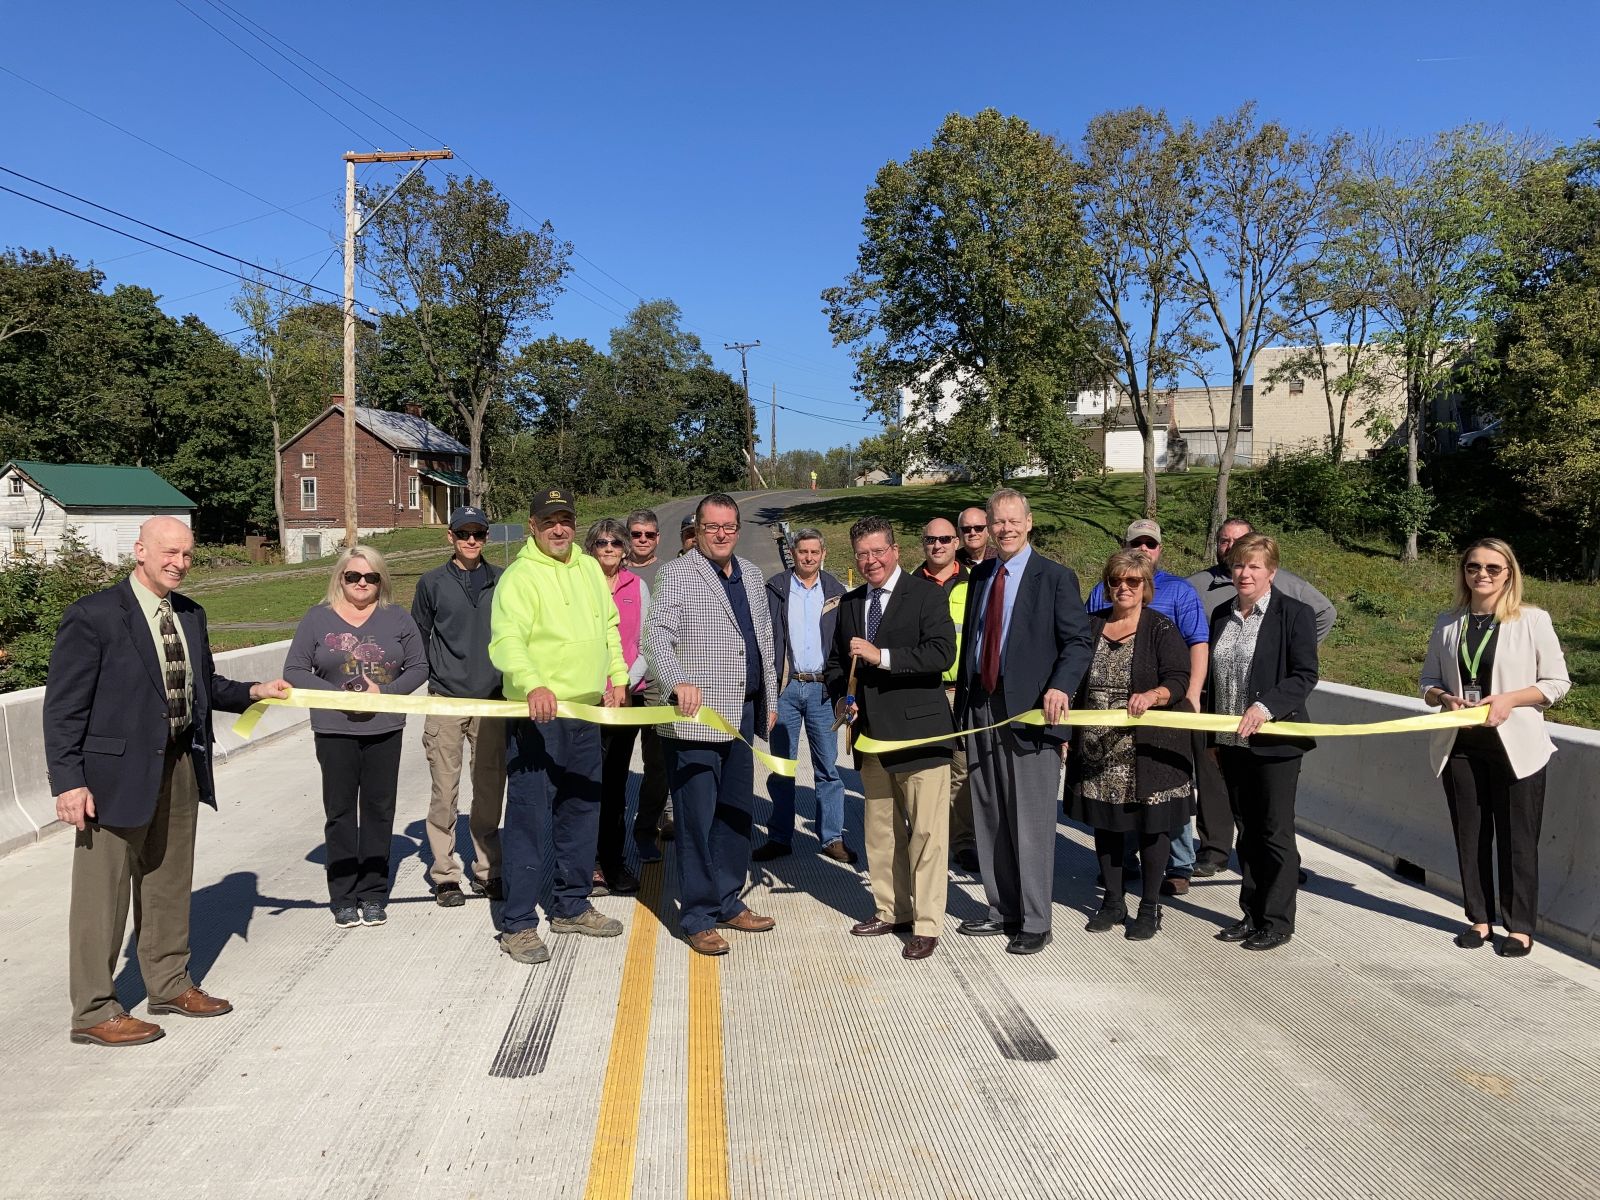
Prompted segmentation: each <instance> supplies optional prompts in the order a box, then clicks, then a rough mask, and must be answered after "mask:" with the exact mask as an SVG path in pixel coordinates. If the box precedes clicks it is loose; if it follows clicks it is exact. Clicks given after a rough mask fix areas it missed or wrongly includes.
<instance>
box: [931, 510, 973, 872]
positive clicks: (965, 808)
mask: <svg viewBox="0 0 1600 1200" xmlns="http://www.w3.org/2000/svg"><path fill="white" fill-rule="evenodd" d="M970 513H977V514H979V516H980V517H982V515H983V510H982V509H981V508H969V509H968V510H967V511H966V512H965V513H963V514H962V517H966V516H967V515H968V514H970ZM983 529H984V534H983V537H984V542H985V547H987V541H988V537H989V533H988V530H989V526H988V525H987V524H985V525H984V527H983ZM960 548H961V535H960V534H958V533H957V532H956V527H955V526H954V525H952V524H951V523H950V522H949V521H946V520H945V519H944V518H943V517H935V518H934V519H933V520H931V521H929V522H928V523H927V524H926V525H924V526H923V527H922V554H923V561H922V565H921V566H920V567H918V568H917V569H916V570H915V571H914V572H912V574H914V575H916V576H917V577H918V578H920V579H926V580H927V581H928V582H929V583H934V584H937V585H938V586H939V587H941V588H943V589H944V593H945V595H946V596H947V597H949V600H950V620H951V621H953V622H954V623H955V627H956V657H955V661H954V662H952V663H951V664H950V669H949V670H948V671H946V672H945V673H944V694H945V699H946V700H948V701H949V702H950V704H951V705H952V707H953V706H954V704H955V699H956V671H957V670H958V669H959V667H960V663H961V622H962V620H963V619H964V618H965V617H966V614H967V580H968V578H969V577H970V576H971V572H970V571H968V570H967V567H966V564H965V563H963V562H962V561H961V560H960V558H959V557H958V554H959V551H960ZM950 854H951V857H953V858H954V859H955V860H956V865H957V866H958V867H960V868H961V869H962V870H963V871H965V872H967V874H969V875H976V874H977V873H978V838H977V834H976V833H975V832H974V830H973V828H972V788H971V786H970V785H969V784H968V782H967V750H966V742H965V741H964V740H963V741H958V742H956V743H955V753H954V755H953V757H952V758H951V760H950Z"/></svg>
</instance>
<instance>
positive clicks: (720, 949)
mask: <svg viewBox="0 0 1600 1200" xmlns="http://www.w3.org/2000/svg"><path fill="white" fill-rule="evenodd" d="M689 949H691V950H693V951H694V952H695V953H696V954H726V953H727V952H728V943H727V942H726V941H724V940H723V937H722V935H721V934H720V933H718V932H717V931H716V930H715V929H702V930H701V931H700V932H699V933H691V934H690V935H689Z"/></svg>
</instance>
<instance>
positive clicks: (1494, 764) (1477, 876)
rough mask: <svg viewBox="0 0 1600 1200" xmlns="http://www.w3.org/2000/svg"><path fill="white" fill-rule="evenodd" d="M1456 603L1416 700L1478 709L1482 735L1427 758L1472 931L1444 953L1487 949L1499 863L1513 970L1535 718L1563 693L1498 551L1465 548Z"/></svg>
mask: <svg viewBox="0 0 1600 1200" xmlns="http://www.w3.org/2000/svg"><path fill="white" fill-rule="evenodd" d="M1455 601H1456V603H1455V607H1454V608H1452V609H1451V610H1450V611H1449V612H1446V613H1443V614H1441V615H1440V617H1439V620H1438V621H1437V622H1436V623H1435V624H1434V627H1433V636H1432V637H1431V638H1429V639H1428V657H1427V661H1426V662H1424V663H1423V666H1422V698H1423V699H1424V700H1425V701H1427V702H1428V703H1429V704H1431V705H1434V706H1436V707H1439V708H1442V709H1443V710H1444V711H1445V712H1453V711H1454V710H1456V709H1459V708H1475V707H1477V706H1479V705H1487V706H1488V709H1489V714H1488V716H1487V717H1486V718H1485V720H1484V723H1483V724H1482V725H1481V726H1472V727H1469V728H1466V729H1460V730H1444V731H1441V732H1439V733H1436V734H1434V735H1433V739H1432V743H1431V745H1430V746H1429V751H1430V753H1431V756H1432V762H1433V772H1434V774H1435V775H1438V776H1440V778H1441V779H1442V780H1443V782H1444V795H1445V800H1446V801H1447V802H1448V803H1449V805H1450V824H1451V825H1452V827H1453V828H1454V830H1455V836H1456V854H1457V856H1458V858H1459V860H1460V866H1461V891H1462V894H1463V899H1464V900H1465V902H1466V905H1465V907H1466V910H1467V920H1469V921H1471V922H1472V924H1471V925H1470V926H1468V927H1467V928H1466V929H1464V930H1462V931H1461V932H1460V933H1458V934H1457V935H1456V939H1455V942H1456V945H1457V946H1460V947H1461V948H1462V949H1463V950H1476V949H1477V948H1478V947H1480V946H1482V945H1484V944H1486V943H1492V941H1493V925H1494V919H1495V901H1494V897H1495V866H1496V860H1497V859H1498V865H1499V869H1500V887H1499V897H1500V919H1501V920H1502V921H1503V922H1504V924H1505V927H1506V930H1507V933H1508V936H1507V937H1506V939H1505V940H1504V941H1502V942H1501V943H1500V945H1499V948H1498V953H1499V954H1500V955H1501V956H1502V957H1504V958H1521V957H1523V956H1524V955H1526V954H1527V953H1528V952H1529V951H1530V950H1532V949H1533V934H1534V929H1535V927H1536V926H1537V925H1538V921H1539V824H1540V821H1541V819H1542V817H1543V815H1544V780H1545V764H1547V763H1548V762H1549V761H1550V756H1551V755H1552V754H1554V753H1555V749H1556V747H1555V743H1554V742H1552V741H1551V740H1550V735H1549V733H1547V732H1546V731H1545V727H1544V715H1543V713H1544V710H1545V709H1546V708H1548V707H1550V705H1552V704H1554V703H1555V702H1556V701H1558V700H1560V699H1561V697H1563V696H1565V695H1566V694H1567V689H1568V688H1569V687H1571V686H1572V682H1571V680H1570V679H1569V678H1568V676H1567V662H1566V658H1565V656H1564V655H1563V654H1562V653H1561V643H1560V642H1559V641H1557V640H1556V631H1555V626H1554V625H1552V624H1551V621H1550V614H1549V613H1547V612H1545V611H1544V609H1542V608H1535V607H1533V605H1531V604H1524V603H1523V602H1522V571H1521V569H1520V568H1519V567H1518V565H1517V556H1516V555H1515V554H1513V553H1512V552H1511V547H1510V546H1509V545H1507V544H1506V543H1505V542H1503V541H1501V540H1500V539H1499V538H1482V539H1480V540H1479V541H1476V542H1473V543H1472V545H1470V546H1468V547H1467V549H1466V551H1465V552H1464V553H1463V554H1462V555H1461V559H1460V562H1459V565H1458V569H1457V571H1456V595H1455Z"/></svg>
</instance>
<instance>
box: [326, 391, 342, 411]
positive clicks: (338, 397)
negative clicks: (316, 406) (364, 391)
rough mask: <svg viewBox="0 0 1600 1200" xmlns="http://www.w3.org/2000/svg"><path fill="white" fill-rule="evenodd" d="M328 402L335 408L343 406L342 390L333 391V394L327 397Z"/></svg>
mask: <svg viewBox="0 0 1600 1200" xmlns="http://www.w3.org/2000/svg"><path fill="white" fill-rule="evenodd" d="M328 403H329V404H331V405H333V406H334V407H335V408H343V407H344V393H343V392H335V393H334V394H333V395H331V396H329V397H328Z"/></svg>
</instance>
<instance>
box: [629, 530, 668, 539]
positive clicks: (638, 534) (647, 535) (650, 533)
mask: <svg viewBox="0 0 1600 1200" xmlns="http://www.w3.org/2000/svg"><path fill="white" fill-rule="evenodd" d="M628 536H629V537H631V538H634V539H635V540H637V541H641V542H653V541H655V540H656V539H657V538H658V537H660V536H661V534H660V533H659V532H658V531H656V530H654V529H630V530H628Z"/></svg>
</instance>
